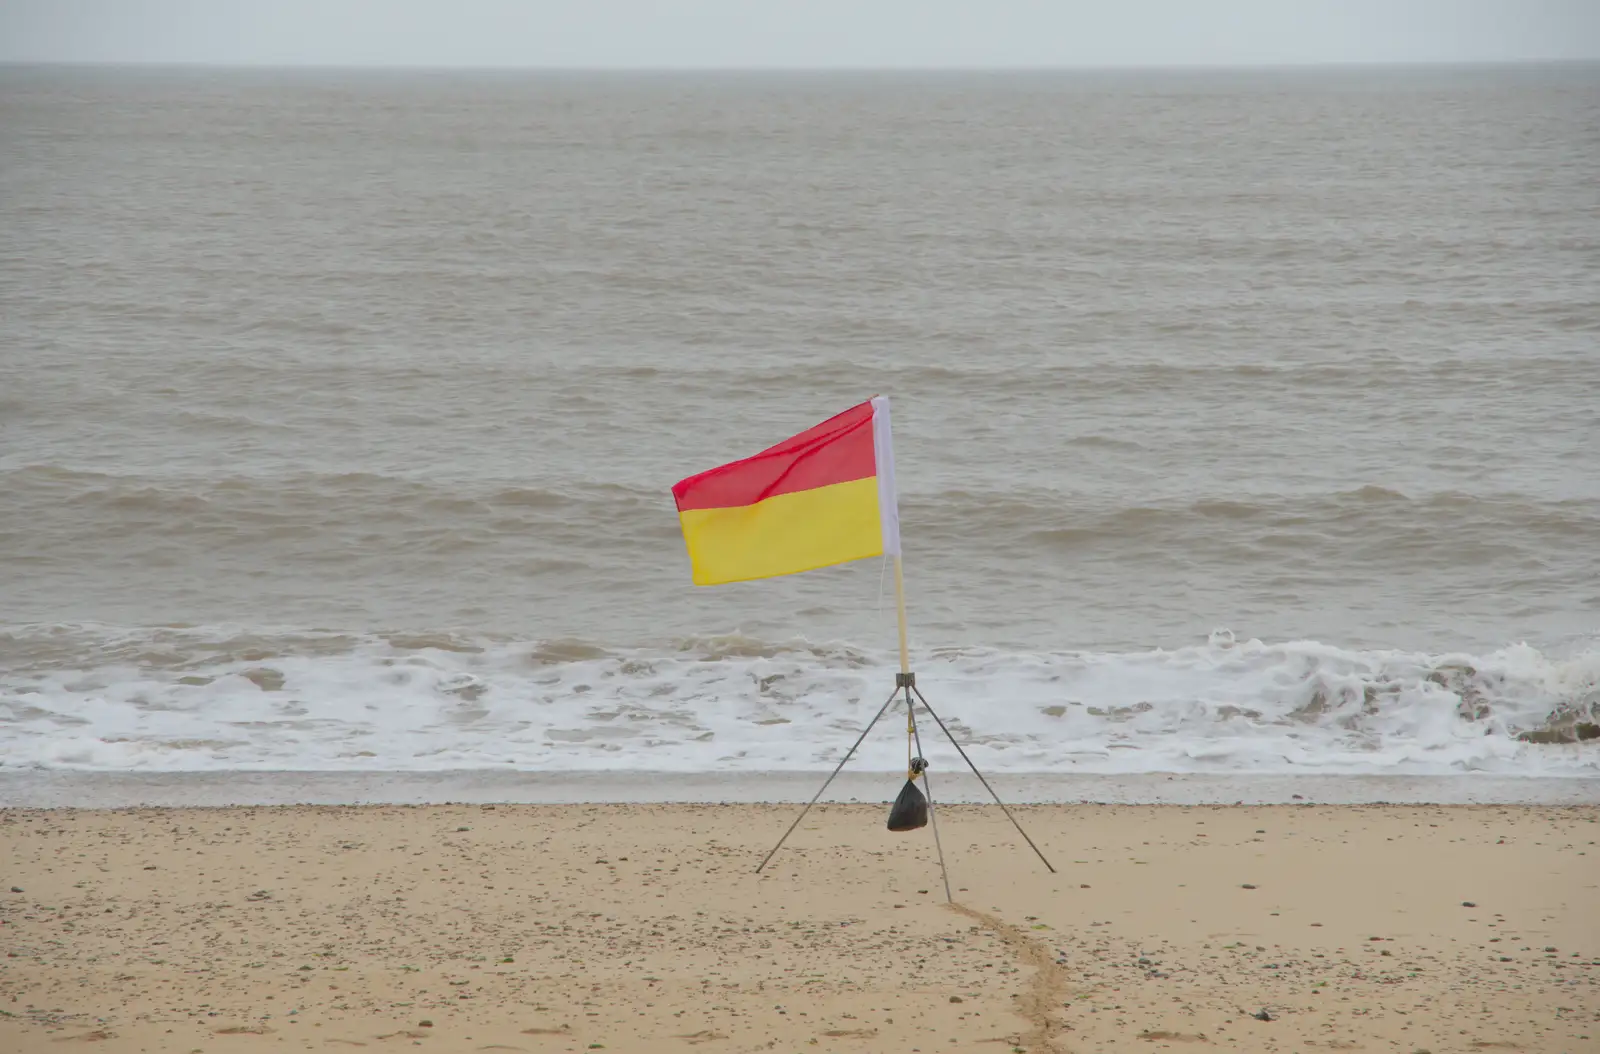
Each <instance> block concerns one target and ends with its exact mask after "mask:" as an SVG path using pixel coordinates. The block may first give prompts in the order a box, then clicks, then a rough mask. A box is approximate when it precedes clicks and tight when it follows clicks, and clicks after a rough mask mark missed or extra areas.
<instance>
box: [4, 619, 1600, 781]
mask: <svg viewBox="0 0 1600 1054" xmlns="http://www.w3.org/2000/svg"><path fill="white" fill-rule="evenodd" d="M916 660H917V663H916V665H917V668H918V673H919V685H920V686H921V689H922V691H923V692H924V693H925V694H926V696H927V701H928V702H929V703H931V704H932V705H933V706H934V708H935V709H936V710H937V711H938V712H939V715H940V717H941V718H943V719H944V721H945V723H946V724H947V725H948V726H949V727H950V729H951V731H952V732H953V733H954V734H955V735H956V736H957V737H958V738H959V739H960V740H961V741H962V743H963V746H964V747H965V748H966V749H967V751H968V753H969V754H970V755H971V756H972V758H973V760H974V761H975V762H976V763H977V764H979V765H980V766H981V767H984V768H986V769H990V770H993V771H996V772H1003V773H1107V774H1110V773H1139V772H1223V773H1274V774H1284V773H1320V774H1341V773H1351V774H1395V775H1401V774H1410V775H1426V774H1460V773H1490V774H1497V775H1519V776H1573V775H1580V776H1590V775H1593V776H1600V646H1596V647H1591V648H1589V649H1588V650H1578V651H1575V652H1573V653H1571V654H1568V655H1565V656H1558V655H1553V654H1546V653H1544V652H1541V651H1539V650H1538V649H1535V648H1532V647H1529V646H1527V645H1513V646H1508V647H1505V648H1502V649H1499V650H1497V651H1493V652H1490V653H1487V654H1482V655H1466V654H1436V655H1435V654H1422V653H1415V652H1406V651H1399V650H1393V651H1385V650H1366V651H1357V650H1349V649H1344V648H1340V647H1338V646H1335V645H1331V644H1325V643H1320V642H1317V641H1283V642H1276V643H1269V642H1263V641H1260V640H1255V639H1249V640H1236V639H1235V638H1234V637H1233V635H1232V634H1231V633H1228V632H1227V631H1218V632H1216V633H1213V634H1212V635H1211V636H1210V638H1209V639H1207V640H1206V641H1204V642H1202V643H1197V644H1195V645H1193V646H1189V647H1184V648H1177V649H1171V650H1154V651H1145V652H1073V651H1056V652H1015V651H999V650H995V649H984V648H971V649H966V648H945V649H936V650H931V651H926V652H921V653H919V654H917V656H916ZM893 669H894V666H893V663H892V656H890V655H887V654H880V653H877V652H874V651H871V650H867V649H861V648H858V647H855V646H853V645H850V644H848V643H842V642H831V643H829V642H822V643H818V642H811V641H804V640H782V641H769V640H761V639H759V638H754V637H748V636H738V635H735V636H713V637H697V638H685V639H681V640H677V641H672V642H665V643H663V644H662V645H660V646H657V647H654V648H640V647H618V646H610V645H605V644H602V643H598V642H593V641H584V640H576V639H558V640H542V641H536V640H518V639H512V638H505V637H475V636H472V635H469V634H462V633H456V632H434V633H399V632H396V633H387V634H349V633H339V632H333V631H314V630H293V631H270V632H268V631H260V630H244V629H238V628H221V627H182V626H168V627H152V628H116V627H107V626H96V625H51V626H42V625H21V626H10V627H7V628H5V629H4V630H3V631H0V765H4V766H6V767H12V768H17V767H21V768H30V767H31V768H44V769H85V770H105V771H143V770H148V771H189V770H204V771H233V770H241V771H242V770H321V771H365V770H384V771H436V770H442V769H475V768H495V769H510V770H536V771H545V772H549V771H594V770H629V769H651V770H657V771H660V770H670V771H681V772H696V773H698V772H755V771H763V770H794V771H807V770H815V769H821V768H827V767H830V766H831V765H832V764H833V763H835V762H836V761H837V759H838V758H839V756H840V755H841V753H842V751H843V749H844V747H845V746H846V745H847V744H848V743H849V742H850V741H851V740H852V739H853V738H854V736H855V735H857V734H859V732H860V730H861V729H862V728H863V727H864V726H865V724H866V722H867V721H868V720H869V719H870V718H871V717H872V715H873V714H874V713H876V712H877V710H878V708H879V707H880V706H882V705H883V703H884V702H885V700H887V699H888V698H889V696H890V694H891V692H892V690H893V686H894V678H893ZM880 731H881V735H879V736H876V737H871V738H869V741H868V742H867V743H866V744H865V745H864V747H863V750H862V753H861V755H860V758H859V760H858V761H857V762H856V764H857V765H858V766H859V767H861V768H864V769H867V770H874V771H880V770H892V769H895V768H897V767H898V766H899V765H900V764H901V763H903V760H904V758H903V753H902V752H903V748H904V744H903V741H902V740H901V738H900V737H899V736H898V735H897V734H895V732H894V731H893V730H892V729H891V728H889V727H887V726H886V727H883V728H881V729H880ZM929 732H930V734H928V735H925V739H924V742H925V744H926V745H927V747H928V749H929V752H930V757H933V758H935V759H936V760H938V761H939V763H941V764H944V763H951V764H959V762H958V761H956V760H954V758H953V757H952V758H946V757H944V755H943V753H942V752H943V751H947V750H948V744H945V743H943V742H942V741H939V740H937V738H936V737H934V736H932V735H931V726H930V730H929Z"/></svg>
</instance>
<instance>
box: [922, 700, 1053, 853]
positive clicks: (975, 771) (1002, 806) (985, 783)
mask: <svg viewBox="0 0 1600 1054" xmlns="http://www.w3.org/2000/svg"><path fill="white" fill-rule="evenodd" d="M911 690H912V691H913V692H916V693H917V698H918V699H919V700H920V701H921V702H922V708H923V709H924V710H926V711H928V716H929V717H931V718H933V719H934V720H935V721H938V722H939V730H940V731H941V732H943V733H944V734H945V737H946V738H947V739H949V740H950V744H951V745H952V746H954V747H955V748H956V752H957V753H959V754H960V755H961V760H962V761H965V762H966V763H967V767H968V768H970V769H971V770H972V774H973V775H974V776H976V777H978V782H979V783H982V784H983V787H984V789H985V790H987V791H988V792H989V794H990V795H991V796H992V797H993V798H994V800H995V804H996V805H998V806H1000V809H1001V811H1002V812H1004V813H1005V814H1006V819H1008V820H1010V821H1011V826H1013V827H1015V828H1016V829H1017V833H1018V834H1020V835H1022V839H1023V841H1025V842H1027V843H1028V848H1030V849H1032V850H1033V851H1034V853H1035V854H1036V855H1037V856H1038V857H1039V859H1040V860H1041V861H1042V862H1043V863H1044V866H1045V870H1047V871H1049V872H1050V873H1051V874H1052V875H1053V874H1055V873H1056V869H1055V868H1054V867H1051V866H1050V861H1048V860H1045V858H1044V854H1043V853H1041V852H1039V847H1038V846H1036V845H1034V844H1033V839H1032V838H1029V837H1028V832H1027V831H1024V830H1023V829H1022V825H1021V824H1020V823H1018V822H1017V818H1016V817H1015V816H1013V815H1011V810H1010V809H1009V808H1007V807H1006V803H1005V802H1003V801H1001V800H1000V795H998V794H995V792H994V788H993V787H991V786H989V781H988V780H986V779H984V778H983V773H981V772H979V771H978V766H976V765H974V764H973V763H972V759H971V758H969V757H967V752H966V751H965V750H962V749H961V744H960V743H957V742H956V737H955V736H952V735H951V734H950V730H949V729H948V728H945V726H944V722H943V721H941V720H939V715H938V714H936V713H934V712H933V707H931V706H929V705H928V700H926V699H923V697H922V692H921V691H920V690H918V689H916V688H912V689H911Z"/></svg>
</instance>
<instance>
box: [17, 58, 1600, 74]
mask: <svg viewBox="0 0 1600 1054" xmlns="http://www.w3.org/2000/svg"><path fill="white" fill-rule="evenodd" d="M1592 65H1600V55H1595V56H1590V57H1584V58H1570V57H1569V58H1548V57H1543V58H1541V57H1528V58H1492V59H1484V58H1477V59H1406V60H1395V59H1385V60H1364V59H1329V60H1319V61H1313V62H1172V63H1104V64H1092V63H1083V64H1060V65H1037V64H1027V65H1021V64H1019V65H988V64H981V63H972V64H961V65H911V64H907V65H877V66H870V65H836V66H830V65H799V64H796V65H767V66H739V65H704V66H672V65H660V66H648V65H602V64H596V65H523V66H510V65H495V64H482V65H477V64H474V65H467V64H450V63H375V62H354V63H334V62H212V61H205V60H200V59H178V60H154V59H4V58H0V68H19V67H35V68H37V67H50V68H71V69H194V70H255V71H263V70H308V71H309V70H324V71H339V72H373V73H379V72H420V73H653V74H659V73H1116V72H1226V71H1245V70H1260V71H1265V70H1272V71H1282V70H1319V69H1320V70H1332V69H1349V70H1358V69H1372V70H1381V69H1452V68H1453V69H1469V68H1497V67H1528V66H1592Z"/></svg>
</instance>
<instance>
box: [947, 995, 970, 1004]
mask: <svg viewBox="0 0 1600 1054" xmlns="http://www.w3.org/2000/svg"><path fill="white" fill-rule="evenodd" d="M950 1001H951V1002H952V1003H965V1002H966V1000H965V999H962V998H961V997H960V996H958V995H953V996H951V997H950Z"/></svg>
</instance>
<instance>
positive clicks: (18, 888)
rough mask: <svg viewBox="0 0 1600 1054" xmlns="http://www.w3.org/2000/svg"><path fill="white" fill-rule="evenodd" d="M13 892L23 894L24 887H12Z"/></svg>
mask: <svg viewBox="0 0 1600 1054" xmlns="http://www.w3.org/2000/svg"><path fill="white" fill-rule="evenodd" d="M11 892H13V893H21V892H22V887H21V886H12V887H11Z"/></svg>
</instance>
